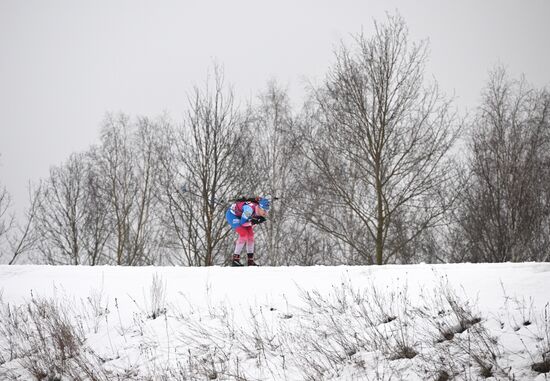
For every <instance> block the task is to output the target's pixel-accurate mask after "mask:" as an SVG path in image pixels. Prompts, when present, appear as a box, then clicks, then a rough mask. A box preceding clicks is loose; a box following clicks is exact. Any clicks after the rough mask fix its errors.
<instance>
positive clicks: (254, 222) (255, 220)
mask: <svg viewBox="0 0 550 381" xmlns="http://www.w3.org/2000/svg"><path fill="white" fill-rule="evenodd" d="M265 221H266V218H265V217H262V216H256V217H252V218H251V219H250V223H251V224H252V225H258V224H261V223H264V222H265Z"/></svg>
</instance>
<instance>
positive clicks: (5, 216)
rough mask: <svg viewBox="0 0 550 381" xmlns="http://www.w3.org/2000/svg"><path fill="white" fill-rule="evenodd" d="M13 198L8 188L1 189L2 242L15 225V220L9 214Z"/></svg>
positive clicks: (0, 239)
mask: <svg viewBox="0 0 550 381" xmlns="http://www.w3.org/2000/svg"><path fill="white" fill-rule="evenodd" d="M10 206H11V197H10V194H9V193H8V191H7V190H6V188H4V187H1V188H0V241H2V240H3V239H4V237H5V235H6V233H8V232H9V231H10V230H11V228H12V227H13V225H14V222H15V218H14V216H13V215H11V214H9V210H10Z"/></svg>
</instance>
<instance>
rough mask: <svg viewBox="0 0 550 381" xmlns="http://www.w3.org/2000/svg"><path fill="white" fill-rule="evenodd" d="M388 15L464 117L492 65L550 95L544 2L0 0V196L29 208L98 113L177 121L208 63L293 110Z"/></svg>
mask: <svg viewBox="0 0 550 381" xmlns="http://www.w3.org/2000/svg"><path fill="white" fill-rule="evenodd" d="M396 10H397V11H398V12H399V13H400V14H401V15H402V16H403V18H404V19H405V21H406V22H407V25H408V27H409V32H410V37H411V39H413V40H419V39H429V41H430V62H429V65H428V72H427V74H428V75H430V76H432V75H433V77H434V78H435V79H436V80H437V81H438V82H439V84H440V87H441V88H442V89H443V90H444V91H445V92H446V93H448V94H455V96H456V97H457V103H458V105H459V106H460V107H463V108H465V107H468V108H473V107H475V105H476V102H477V101H478V100H479V94H480V91H481V89H482V87H483V85H484V83H485V81H486V80H487V74H488V71H489V70H490V69H491V68H492V67H494V66H495V65H496V64H503V65H505V66H506V67H507V68H508V70H509V72H510V74H511V75H513V76H519V75H520V74H522V73H524V74H525V75H526V77H527V80H528V81H529V82H530V83H531V84H533V85H535V86H537V87H543V86H549V85H550V42H549V38H550V1H548V0H523V1H520V0H517V1H509V0H500V1H498V0H467V1H464V0H461V1H451V0H449V1H444V0H430V1H412V0H401V1H382V0H380V1H366V0H362V1H360V0H355V1H354V0H334V1H324V0H277V1H275V0H271V1H263V0H219V1H214V0H179V1H165V0H156V1H153V0H151V1H140V0H126V1H123V0H89V1H78V0H54V1H46V0H0V186H6V187H7V189H8V191H9V192H10V193H11V195H12V197H13V199H14V202H15V206H16V208H17V209H22V208H23V207H26V205H27V201H26V199H27V191H26V188H27V183H28V181H29V180H31V181H33V182H36V181H38V180H39V179H40V178H41V177H45V176H47V174H48V171H49V168H50V166H51V165H58V164H60V163H61V162H63V161H64V160H65V159H66V158H67V157H68V156H69V155H70V154H71V153H72V152H77V151H84V150H86V149H88V147H89V146H90V145H91V144H93V143H95V142H97V141H98V131H99V126H100V123H101V120H102V119H103V117H104V115H105V113H106V112H108V111H115V112H116V111H122V112H125V113H128V114H131V115H147V116H156V115H159V114H160V113H162V112H165V111H166V112H168V113H169V114H170V115H171V116H172V118H173V119H174V120H180V119H181V115H182V111H183V109H184V105H185V100H186V93H187V92H188V91H189V90H190V89H191V87H192V86H193V85H195V84H198V85H201V84H202V83H203V82H204V79H205V77H206V73H207V69H208V68H209V67H211V66H212V62H213V60H216V61H217V62H219V63H220V64H222V65H223V66H224V67H225V76H226V80H227V81H228V82H230V83H231V84H232V85H233V86H234V87H235V90H236V93H237V95H238V96H239V97H241V98H242V99H248V98H251V97H253V96H254V95H256V94H257V93H258V91H260V90H262V89H263V88H264V87H265V85H266V83H267V81H268V80H270V79H273V78H275V79H277V80H278V81H279V82H280V83H281V84H283V85H286V86H288V88H289V90H290V94H291V95H292V96H293V97H294V99H295V100H296V101H299V100H300V99H299V98H301V97H302V95H303V87H304V85H305V82H306V79H310V80H313V81H314V80H315V79H319V78H322V76H323V74H324V73H325V71H326V70H327V68H328V67H329V65H330V64H331V63H332V62H333V48H334V46H335V45H336V44H337V43H338V42H339V41H340V40H344V41H348V40H349V36H350V35H351V34H356V33H358V32H360V31H361V29H363V30H364V31H365V33H366V34H367V35H368V34H369V32H370V31H371V30H372V21H373V20H374V19H376V20H378V21H383V20H384V19H385V12H388V11H389V12H395V11H396Z"/></svg>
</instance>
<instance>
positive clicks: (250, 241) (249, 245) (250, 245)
mask: <svg viewBox="0 0 550 381" xmlns="http://www.w3.org/2000/svg"><path fill="white" fill-rule="evenodd" d="M246 252H247V253H248V266H256V262H254V230H253V229H252V226H251V227H250V231H249V233H248V237H247V240H246Z"/></svg>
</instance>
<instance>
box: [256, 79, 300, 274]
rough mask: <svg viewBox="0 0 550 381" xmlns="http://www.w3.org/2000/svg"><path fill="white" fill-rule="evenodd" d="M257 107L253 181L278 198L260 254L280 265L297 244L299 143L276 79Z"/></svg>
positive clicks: (264, 228) (261, 191)
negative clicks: (295, 195)
mask: <svg viewBox="0 0 550 381" xmlns="http://www.w3.org/2000/svg"><path fill="white" fill-rule="evenodd" d="M258 99H259V103H258V105H257V106H256V107H255V110H254V121H253V123H252V124H251V128H252V131H251V134H252V135H253V136H254V140H255V144H254V145H253V147H251V148H250V151H251V152H252V155H251V156H252V159H253V160H252V161H253V164H252V166H253V168H252V169H251V170H252V172H253V173H254V174H255V176H254V178H255V181H254V184H251V187H252V190H253V192H254V193H255V194H266V195H273V196H276V197H278V198H279V199H280V200H279V201H275V202H272V204H271V209H270V212H269V223H268V224H266V225H261V226H260V229H259V230H260V231H263V232H265V234H261V236H262V237H264V238H265V241H266V250H265V251H262V252H261V254H260V257H262V256H263V257H264V263H270V264H280V263H285V262H287V261H288V258H287V257H288V256H289V254H290V251H291V250H292V249H293V248H294V247H295V246H296V245H295V243H296V242H295V240H296V239H299V236H300V235H299V234H296V233H297V232H298V230H299V229H296V224H297V221H296V220H297V219H296V216H293V215H292V213H291V212H292V211H293V197H292V195H293V193H294V192H295V186H296V181H295V177H296V175H295V170H296V168H297V163H296V160H297V159H298V152H299V151H298V145H299V144H300V142H299V141H298V140H296V139H294V135H295V134H293V133H292V131H291V130H292V129H293V127H294V121H293V116H292V109H291V105H290V100H289V97H288V94H287V91H286V90H285V89H283V88H281V87H280V86H279V85H278V84H277V83H276V82H275V81H271V82H269V83H268V86H267V89H266V90H265V91H264V92H263V93H261V94H260V96H259V97H258Z"/></svg>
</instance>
